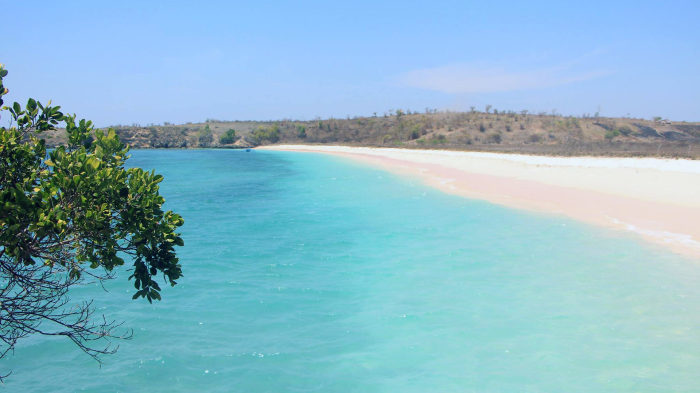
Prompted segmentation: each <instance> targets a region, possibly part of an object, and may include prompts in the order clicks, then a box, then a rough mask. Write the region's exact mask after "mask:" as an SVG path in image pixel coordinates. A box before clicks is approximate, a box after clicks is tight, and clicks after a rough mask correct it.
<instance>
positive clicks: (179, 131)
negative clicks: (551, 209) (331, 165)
mask: <svg viewBox="0 0 700 393" xmlns="http://www.w3.org/2000/svg"><path fill="white" fill-rule="evenodd" d="M114 128H115V129H116V131H117V133H118V134H119V136H120V137H121V138H122V139H123V140H124V141H126V142H127V143H129V144H130V145H132V146H133V147H135V148H197V147H222V148H235V147H239V148H240V147H250V146H257V145H264V144H272V143H294V144H299V143H304V144H340V145H350V146H382V147H402V148H415V149H425V148H432V149H435V148H439V149H455V150H475V151H493V152H517V153H529V154H556V155H610V156H660V157H688V158H695V159H698V158H700V123H687V122H672V121H667V120H663V119H660V118H656V119H654V120H645V119H633V118H606V117H564V116H560V115H551V114H528V113H526V112H520V113H516V112H495V113H494V112H491V113H485V112H478V111H472V112H433V111H430V112H429V113H411V112H409V113H405V112H403V111H400V110H399V111H396V112H392V113H391V114H387V115H384V116H372V117H356V118H348V119H332V118H331V119H323V120H313V121H293V120H280V121H265V122H263V121H218V120H207V121H206V122H204V123H188V124H181V125H156V126H149V127H141V126H116V127H114ZM229 129H233V130H235V132H236V137H235V138H234V140H235V143H227V144H222V143H221V142H220V137H221V135H223V134H224V133H225V132H226V131H227V130H229ZM49 143H54V144H57V143H62V141H61V139H60V137H58V136H55V135H54V136H53V137H52V138H49Z"/></svg>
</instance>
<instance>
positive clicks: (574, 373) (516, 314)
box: [0, 150, 700, 392]
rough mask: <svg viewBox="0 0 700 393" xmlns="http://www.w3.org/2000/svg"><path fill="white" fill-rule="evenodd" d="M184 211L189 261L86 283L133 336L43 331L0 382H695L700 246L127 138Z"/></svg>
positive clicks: (221, 386)
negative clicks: (688, 247) (95, 351)
mask: <svg viewBox="0 0 700 393" xmlns="http://www.w3.org/2000/svg"><path fill="white" fill-rule="evenodd" d="M132 155H133V157H132V159H131V160H130V164H131V165H135V166H141V167H144V168H155V169H156V170H157V171H158V172H160V173H162V174H163V175H165V179H166V180H165V181H164V183H163V184H162V187H161V191H162V193H163V194H164V195H165V196H166V198H167V208H169V209H172V210H175V211H177V212H178V213H180V214H182V215H183V216H184V217H185V220H186V223H185V226H184V227H183V229H182V233H183V237H184V239H185V243H186V246H185V247H184V248H182V249H181V251H180V255H181V261H182V264H183V270H184V274H185V277H183V278H182V279H181V280H180V284H178V285H177V286H176V287H173V288H164V291H163V299H164V300H163V301H162V302H159V303H158V304H154V305H149V304H148V303H147V302H144V301H132V300H130V299H131V293H132V292H133V287H132V286H131V283H130V282H127V281H126V277H127V276H128V273H127V272H122V274H121V275H120V277H119V279H118V280H115V281H113V282H110V283H109V284H108V285H107V288H108V289H109V293H106V292H104V291H103V290H102V289H101V288H99V287H97V286H95V285H91V286H89V287H86V288H80V289H79V290H77V291H76V292H75V295H76V296H77V297H81V296H89V297H95V298H96V304H97V306H98V307H99V311H100V312H104V313H105V314H107V315H109V316H112V317H114V318H116V319H118V320H123V321H124V322H125V326H126V327H130V328H133V329H134V338H133V339H132V340H129V341H123V342H121V343H120V344H121V347H120V349H119V352H118V353H117V354H115V355H111V356H108V357H105V358H104V364H103V366H102V367H101V368H100V367H98V364H97V363H96V362H94V361H93V360H91V359H90V358H89V357H87V356H86V355H84V354H82V353H81V352H80V351H79V350H78V349H77V348H76V347H74V346H73V345H72V344H70V343H69V342H67V341H66V340H61V339H55V338H44V337H32V338H29V339H27V340H25V341H24V342H23V343H21V345H19V346H18V348H17V350H16V353H15V354H14V356H10V357H8V358H5V359H3V360H2V361H0V368H2V369H3V370H9V369H11V370H13V374H12V376H11V377H10V378H9V379H8V381H7V383H6V384H5V385H4V386H1V387H0V390H3V389H4V390H5V391H22V392H45V391H59V392H71V391H91V392H105V391H122V392H133V391H150V392H160V391H162V392H190V391H198V390H199V391H209V392H669V391H673V392H697V391H699V390H700V373H699V372H698V370H700V334H699V332H698V328H699V327H700V285H698V283H699V282H700V264H698V263H697V262H696V261H691V260H688V259H684V258H682V257H679V256H676V255H674V254H671V253H669V252H667V251H666V250H663V249H659V248H656V247H654V246H649V245H647V244H645V243H642V242H640V241H639V240H638V239H637V238H635V237H632V236H630V235H626V234H621V233H619V232H613V231H609V230H605V229H599V228H593V227H589V226H586V225H582V224H579V223H576V222H573V221H570V220H567V219H562V218H559V217H553V216H546V215H540V214H531V213H527V212H521V211H516V210H510V209H505V208H501V207H497V206H494V205H491V204H488V203H485V202H480V201H473V200H468V199H463V198H460V197H455V196H449V195H445V194H443V193H441V192H439V191H437V190H433V189H430V188H427V187H425V186H423V185H421V184H419V183H417V182H416V181H414V180H412V179H408V178H402V177H397V176H394V175H391V174H389V173H386V172H383V171H381V170H378V169H374V168H370V167H367V166H363V165H360V164H356V163H353V162H351V161H347V160H346V159H343V158H337V157H330V156H325V155H318V154H302V153H291V152H268V151H264V152H263V151H254V152H250V153H246V152H243V151H223V150H188V151H168V150H161V151H158V150H151V151H134V152H132Z"/></svg>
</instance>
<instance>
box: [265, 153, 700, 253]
mask: <svg viewBox="0 0 700 393" xmlns="http://www.w3.org/2000/svg"><path fill="white" fill-rule="evenodd" d="M262 149H271V150H287V151H300V152H315V153H326V154H333V155H339V156H344V157H348V158H352V159H355V160H359V161H362V162H365V163H367V164H371V165H375V166H380V167H382V168H384V169H386V170H389V171H392V172H396V173H400V174H403V175H408V176H416V177H418V178H420V179H421V180H422V181H423V182H425V183H426V184H427V185H430V186H433V187H436V188H439V189H440V190H443V191H444V192H447V193H451V194H457V195H461V196H464V197H468V198H475V199H482V200H486V201H489V202H492V203H496V204H499V205H503V206H509V207H513V208H519V209H527V210H533V211H538V212H544V213H549V214H557V215H564V216H567V217H570V218H573V219H576V220H580V221H583V222H587V223H590V224H595V225H600V226H606V227H611V228H616V229H620V230H625V231H632V232H635V233H637V234H638V235H640V236H642V237H643V238H644V239H646V240H647V241H650V242H653V243H656V244H660V245H663V246H665V247H668V248H670V249H671V250H673V251H675V252H677V253H680V254H684V255H686V256H690V257H693V258H694V259H698V260H700V161H692V160H676V159H658V158H605V157H545V156H529V155H517V154H499V153H481V152H457V151H443V150H407V149H390V148H364V147H345V146H313V145H279V146H266V147H263V148H262Z"/></svg>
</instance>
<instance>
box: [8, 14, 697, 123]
mask: <svg viewBox="0 0 700 393" xmlns="http://www.w3.org/2000/svg"><path fill="white" fill-rule="evenodd" d="M699 4H700V2H697V1H685V2H683V1H671V2H661V1H658V2H645V1H629V2H627V1H617V2H596V1H589V2H583V1H578V2H575V3H574V2H571V3H569V2H565V1H541V2H537V1H535V2H533V1H528V2H495V1H492V2H488V1H480V2H468V1H454V2H449V1H442V2H440V1H432V2H410V1H400V2H399V1H384V2H378V1H368V2H365V1H353V2H344V3H339V2H328V1H318V2H308V1H298V2H246V3H237V2H229V1H226V2H224V1H221V2H218V1H204V0H201V1H168V2H165V1H163V2H155V1H153V2H149V1H127V0H124V1H120V2H95V1H63V2H55V1H52V2H42V1H26V2H25V1H15V2H3V3H2V4H1V5H0V7H1V8H0V9H2V14H3V30H4V34H3V39H2V40H0V62H2V63H4V64H5V65H6V68H7V69H8V70H9V72H10V74H9V75H8V77H7V78H6V81H5V85H6V86H7V87H9V88H10V95H9V97H8V99H7V100H6V101H13V100H18V101H24V100H26V98H27V97H29V96H32V97H35V98H38V99H40V100H41V101H47V100H49V99H52V100H53V102H54V103H56V104H60V105H62V106H63V108H64V109H65V110H66V111H68V112H71V113H77V114H78V116H79V117H86V118H89V119H93V120H94V121H95V122H96V123H97V124H98V125H99V126H107V125H113V124H132V123H140V124H149V123H162V122H164V121H168V122H173V123H182V122H188V121H192V122H196V121H203V120H204V119H207V118H215V119H226V120H246V119H255V120H268V119H282V118H293V119H313V118H316V117H317V116H318V117H330V116H334V117H346V116H347V115H351V116H355V115H371V114H372V113H373V112H377V113H383V112H385V111H388V110H390V109H396V108H401V109H412V110H421V111H422V110H424V109H425V108H426V107H429V108H438V109H449V110H468V109H469V108H470V107H471V106H475V107H477V108H483V107H484V106H485V105H487V104H490V105H492V106H493V107H495V108H497V109H504V110H508V109H510V110H517V111H520V110H522V109H527V110H530V111H532V112H540V111H546V112H551V111H552V110H555V111H556V112H558V113H562V114H575V115H580V114H583V113H591V114H592V113H594V112H596V111H600V113H601V114H602V115H606V116H627V115H629V116H633V117H644V118H650V117H652V116H662V117H666V118H669V119H673V120H686V121H700V71H699V70H700V28H698V25H697V21H698V19H699V18H700V5H699ZM2 121H6V120H5V119H4V120H2Z"/></svg>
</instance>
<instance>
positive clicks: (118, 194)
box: [0, 65, 183, 360]
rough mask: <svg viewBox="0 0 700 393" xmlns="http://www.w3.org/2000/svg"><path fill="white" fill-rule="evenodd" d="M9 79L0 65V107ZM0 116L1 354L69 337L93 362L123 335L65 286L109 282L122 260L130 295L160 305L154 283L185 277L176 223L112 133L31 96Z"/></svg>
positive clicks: (153, 180)
mask: <svg viewBox="0 0 700 393" xmlns="http://www.w3.org/2000/svg"><path fill="white" fill-rule="evenodd" d="M6 75H7V71H6V70H5V69H3V67H2V66H1V65H0V105H2V104H3V100H2V96H3V95H5V94H7V92H8V91H7V89H6V88H4V87H3V85H2V78H4V77H5V76H6ZM4 110H6V111H7V112H9V114H10V117H11V123H10V124H11V125H10V127H9V128H6V127H0V340H1V341H2V342H1V343H0V357H3V356H5V355H6V354H7V353H8V352H9V351H12V350H13V349H14V347H15V344H16V343H17V341H18V340H19V339H21V338H23V337H26V336H28V335H30V334H43V335H52V336H65V337H68V338H69V339H70V340H72V341H73V342H74V343H75V344H77V345H78V347H79V348H80V349H82V350H83V351H85V352H86V353H87V354H89V355H90V356H92V357H94V358H95V359H98V355H100V354H107V353H113V352H114V351H115V350H116V348H115V347H113V346H112V344H111V342H110V341H109V339H110V338H115V337H121V338H123V337H125V336H127V337H128V334H126V335H117V334H114V333H113V331H114V329H115V328H116V327H118V326H119V325H120V324H119V323H116V322H115V321H107V319H105V318H104V317H101V318H99V319H98V318H93V311H94V309H93V308H92V307H91V302H89V301H88V302H83V303H81V304H78V305H75V304H70V298H69V289H70V288H71V287H73V286H75V285H76V284H79V283H83V282H85V280H86V279H94V280H105V279H109V278H112V277H113V274H112V272H113V269H114V268H115V267H117V266H120V265H123V264H124V263H125V258H126V259H128V260H130V261H131V260H133V272H132V274H131V276H130V277H129V279H133V280H134V287H135V289H136V292H135V293H134V295H133V298H134V299H137V298H139V297H141V298H145V299H147V300H148V301H149V302H151V301H152V300H154V299H155V300H160V298H161V295H160V290H161V288H160V286H159V285H158V283H157V282H156V280H155V278H156V276H157V275H159V274H162V275H163V278H164V280H165V282H167V283H170V284H171V285H175V283H176V280H177V279H179V278H180V277H181V276H182V270H181V267H180V264H179V263H178V258H177V256H176V254H175V247H176V246H182V245H183V240H182V238H181V237H180V235H179V234H178V233H176V232H175V231H176V228H177V227H179V226H181V225H182V224H183V219H182V218H181V217H180V216H179V215H177V214H175V213H173V212H171V211H163V210H162V205H163V203H164V199H163V197H162V196H161V195H160V194H159V191H158V189H159V186H158V183H160V182H161V181H162V180H163V177H162V176H161V175H158V174H156V173H154V172H147V171H144V170H142V169H139V168H130V169H126V168H125V167H124V164H125V162H126V160H127V158H128V150H129V149H128V147H127V146H125V145H124V144H123V143H122V142H121V141H120V140H119V138H118V137H117V135H116V134H115V132H114V131H113V130H110V131H108V132H107V133H104V132H102V131H100V130H97V131H95V130H94V128H93V125H92V123H91V122H90V121H86V120H80V121H78V122H76V120H75V115H64V114H63V113H62V112H61V111H60V107H58V106H51V105H50V103H49V105H46V106H44V105H42V104H41V103H39V102H37V101H35V100H33V99H29V101H28V102H27V105H26V107H25V108H22V107H21V106H20V105H19V104H18V103H16V102H15V103H14V104H13V105H12V106H10V107H3V111H4ZM59 126H63V127H65V129H66V133H67V140H68V143H67V146H60V147H57V148H56V149H54V150H51V151H47V149H46V146H45V142H44V140H43V139H41V138H40V136H41V133H42V132H44V131H48V130H53V129H56V128H57V127H59ZM103 340H106V342H105V341H103ZM95 341H97V342H95ZM98 360H99V359H98Z"/></svg>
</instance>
